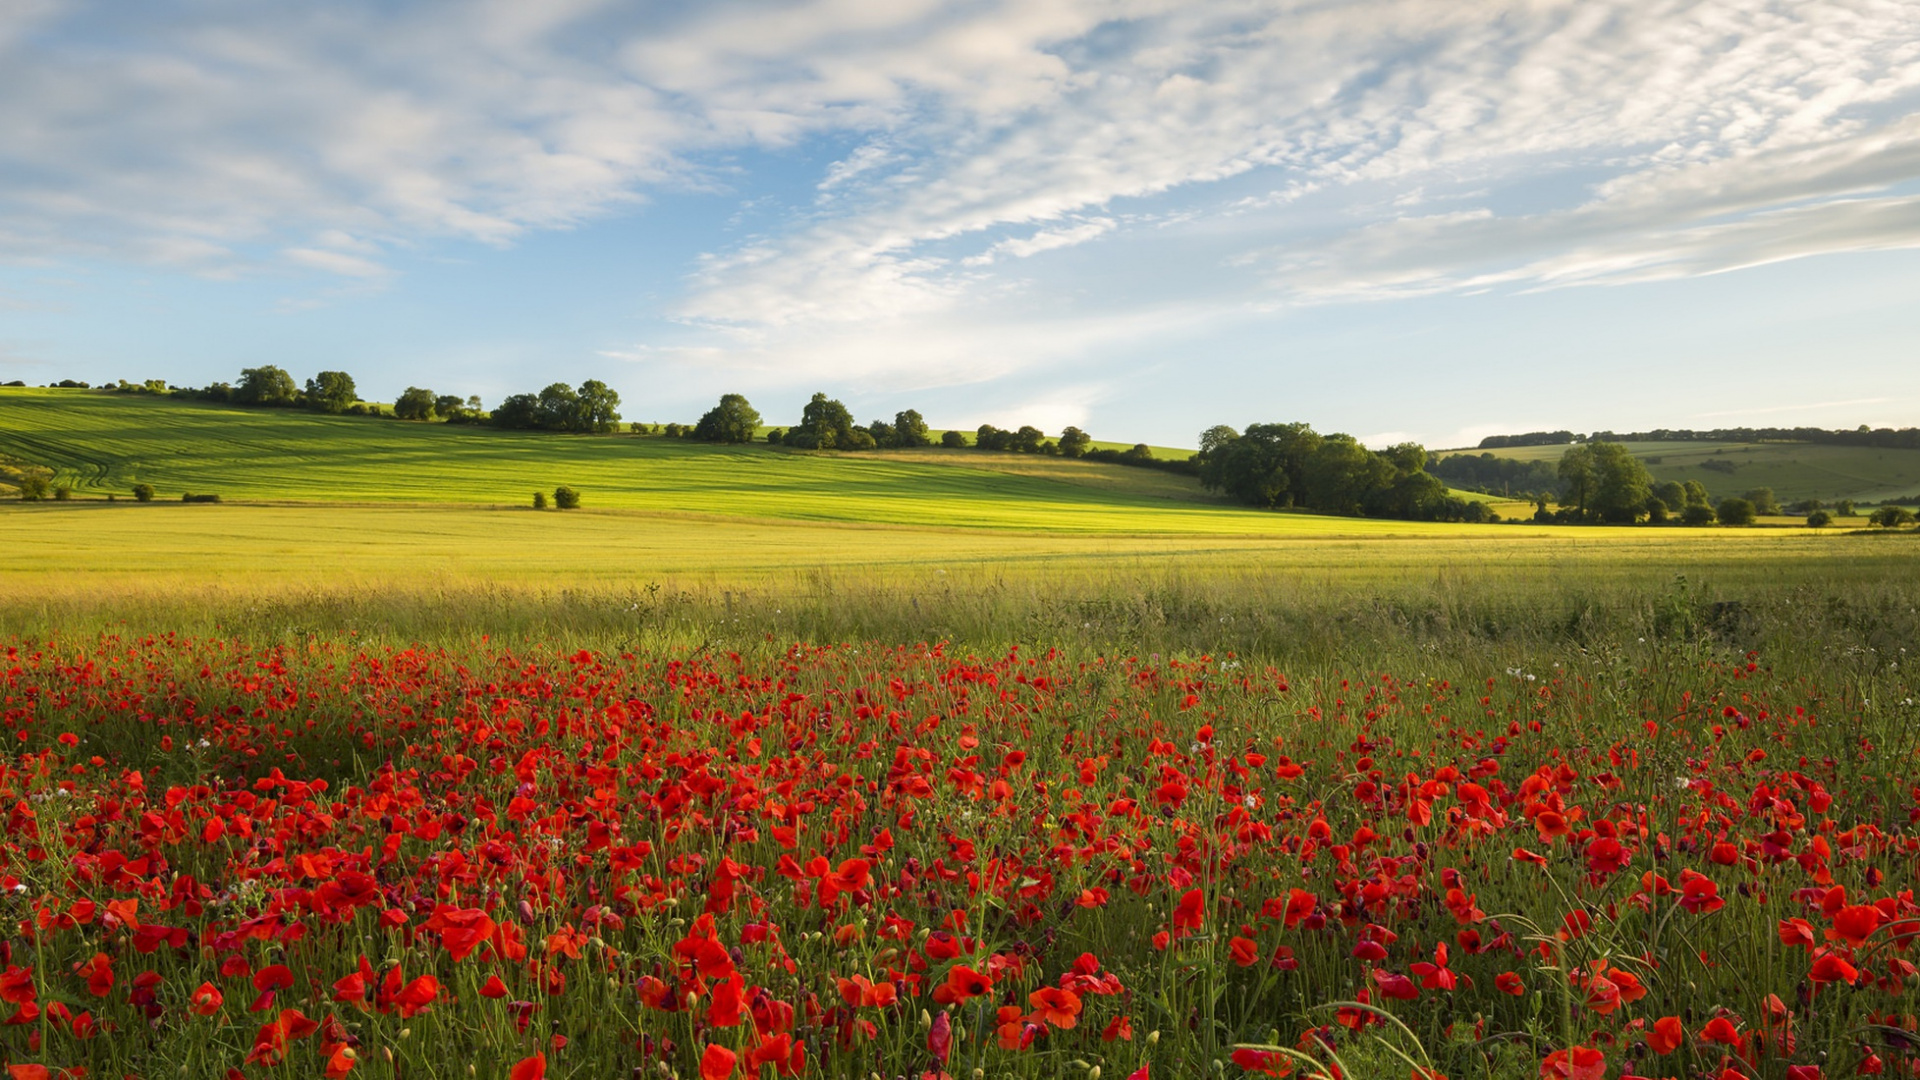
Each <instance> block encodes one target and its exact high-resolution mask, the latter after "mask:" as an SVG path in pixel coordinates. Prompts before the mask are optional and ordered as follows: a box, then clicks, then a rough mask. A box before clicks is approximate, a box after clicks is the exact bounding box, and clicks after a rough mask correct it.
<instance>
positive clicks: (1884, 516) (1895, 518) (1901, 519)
mask: <svg viewBox="0 0 1920 1080" xmlns="http://www.w3.org/2000/svg"><path fill="white" fill-rule="evenodd" d="M1867 521H1868V523H1870V524H1873V525H1878V526H1880V527H1881V528H1883V529H1897V528H1899V527H1900V526H1902V525H1911V524H1913V511H1911V510H1909V509H1907V508H1906V507H1904V506H1883V507H1881V508H1880V509H1878V510H1875V511H1874V512H1873V513H1871V514H1869V515H1867Z"/></svg>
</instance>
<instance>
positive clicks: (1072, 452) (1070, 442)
mask: <svg viewBox="0 0 1920 1080" xmlns="http://www.w3.org/2000/svg"><path fill="white" fill-rule="evenodd" d="M1092 445H1093V438H1092V437H1091V436H1089V435H1088V434H1087V433H1086V432H1084V431H1081V430H1080V429H1079V428H1077V427H1069V428H1067V429H1066V430H1064V431H1062V432H1061V433H1060V456H1061V457H1070V458H1077V457H1080V456H1082V455H1084V454H1085V453H1086V452H1087V449H1088V448H1089V447H1091V446H1092Z"/></svg>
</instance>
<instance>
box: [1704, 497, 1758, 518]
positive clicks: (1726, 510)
mask: <svg viewBox="0 0 1920 1080" xmlns="http://www.w3.org/2000/svg"><path fill="white" fill-rule="evenodd" d="M1713 516H1714V517H1715V518H1718V519H1719V521H1720V524H1722V525H1751V524H1753V516H1754V515H1753V503H1752V502H1751V501H1750V500H1747V499H1742V498H1738V497H1736V496H1729V497H1728V498H1725V499H1721V500H1720V505H1719V506H1716V507H1714V508H1713Z"/></svg>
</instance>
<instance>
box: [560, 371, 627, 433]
mask: <svg viewBox="0 0 1920 1080" xmlns="http://www.w3.org/2000/svg"><path fill="white" fill-rule="evenodd" d="M574 401H575V403H576V404H575V406H574V414H573V422H572V424H571V425H569V426H568V428H567V430H568V431H590V432H593V433H594V434H596V435H605V434H607V433H608V432H610V431H612V430H613V425H615V424H617V423H619V422H620V411H619V410H620V394H619V392H618V391H616V390H614V389H613V388H612V387H610V386H608V385H607V384H606V383H603V382H601V381H600V380H599V379H588V380H587V381H586V382H583V383H581V384H580V389H579V390H578V391H577V392H576V393H575V394H574Z"/></svg>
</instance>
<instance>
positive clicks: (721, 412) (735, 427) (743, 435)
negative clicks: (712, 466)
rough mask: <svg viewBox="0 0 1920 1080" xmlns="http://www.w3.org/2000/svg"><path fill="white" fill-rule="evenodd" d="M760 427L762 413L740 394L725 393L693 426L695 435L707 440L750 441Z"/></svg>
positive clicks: (726, 441) (723, 441) (725, 441)
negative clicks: (718, 402)
mask: <svg viewBox="0 0 1920 1080" xmlns="http://www.w3.org/2000/svg"><path fill="white" fill-rule="evenodd" d="M759 428H760V413H759V411H758V410H756V409H755V408H754V407H753V406H752V405H751V404H749V403H748V402H747V399H746V398H745V397H743V396H742V395H740V394H724V395H722V396H721V398H720V404H718V405H715V406H714V407H713V408H711V409H708V410H707V413H706V415H705V416H702V417H701V418H700V422H699V423H697V424H695V425H694V426H693V437H694V438H696V439H700V440H703V441H705V442H716V443H750V442H752V441H753V437H754V434H755V433H756V432H757V431H758V430H759Z"/></svg>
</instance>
